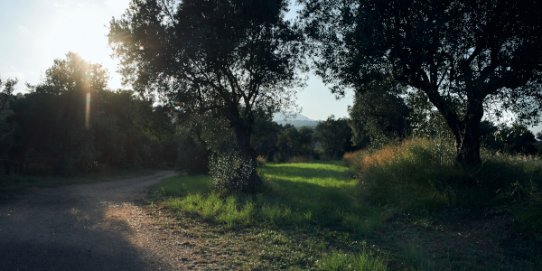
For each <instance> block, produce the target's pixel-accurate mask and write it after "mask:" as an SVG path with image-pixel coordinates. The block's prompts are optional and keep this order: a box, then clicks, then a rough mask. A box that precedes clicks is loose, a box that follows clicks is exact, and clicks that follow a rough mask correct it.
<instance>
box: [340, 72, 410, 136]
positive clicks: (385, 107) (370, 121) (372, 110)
mask: <svg viewBox="0 0 542 271" xmlns="http://www.w3.org/2000/svg"><path fill="white" fill-rule="evenodd" d="M402 92H404V91H403V88H402V87H401V86H399V85H398V84H397V83H395V82H393V81H392V80H384V81H382V82H379V83H375V84H372V85H369V86H367V87H366V88H363V89H359V90H357V91H356V95H355V96H354V104H353V105H352V107H351V108H350V109H349V116H350V119H349V120H348V123H349V125H350V127H351V128H352V133H353V138H352V141H353V143H354V144H355V145H358V146H360V147H365V146H367V145H371V146H373V147H378V146H382V145H384V144H386V143H389V142H391V141H393V140H397V139H403V138H405V137H406V136H407V135H409V133H410V124H409V115H410V111H411V110H410V108H408V107H407V105H406V104H405V101H404V100H403V98H402V97H401V96H400V94H402Z"/></svg>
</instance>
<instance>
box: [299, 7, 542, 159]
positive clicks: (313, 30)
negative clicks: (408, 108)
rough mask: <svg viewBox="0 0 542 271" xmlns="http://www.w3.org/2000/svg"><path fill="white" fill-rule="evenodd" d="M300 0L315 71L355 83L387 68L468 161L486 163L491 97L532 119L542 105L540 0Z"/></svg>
mask: <svg viewBox="0 0 542 271" xmlns="http://www.w3.org/2000/svg"><path fill="white" fill-rule="evenodd" d="M301 2H302V3H303V4H304V10H303V14H304V19H305V20H304V24H305V29H306V33H307V34H308V36H309V37H311V38H312V41H313V42H312V45H313V49H314V50H315V51H314V52H315V54H316V60H315V62H316V66H317V67H318V71H319V74H320V75H321V76H323V78H325V80H326V81H327V82H328V83H331V84H334V85H335V86H352V87H354V88H355V89H357V90H358V89H360V88H361V89H362V87H361V86H363V85H364V84H367V83H369V82H374V81H379V80H382V79H383V78H388V77H390V76H391V77H393V78H394V79H395V80H397V81H399V82H400V83H402V84H404V85H406V86H410V87H411V88H413V89H416V90H419V91H422V92H423V93H425V95H426V96H427V97H428V99H429V100H430V101H431V103H432V104H433V105H434V106H435V107H436V108H437V109H438V111H439V112H440V114H442V116H443V117H444V119H445V120H446V123H447V125H448V127H449V128H450V129H451V131H452V133H453V135H454V137H455V141H456V146H457V160H458V162H459V163H460V164H462V165H465V166H469V167H470V166H477V165H479V164H480V162H481V160H480V121H481V120H482V118H483V116H484V113H485V112H489V111H488V109H490V108H491V107H492V106H493V108H494V109H495V111H496V112H497V113H501V114H502V113H503V111H504V110H505V109H509V110H512V111H515V112H516V113H517V114H518V116H519V117H520V118H523V119H531V120H532V119H535V118H536V117H537V116H539V113H540V112H541V111H540V109H541V105H542V95H541V92H540V90H541V88H540V85H541V81H542V50H540V44H541V42H542V24H541V21H540V18H541V17H542V2H540V1H536V0H499V1H497V0H476V1H459V0H444V1H429V0H390V1H378V0H346V1H343V0H341V1H338V0H334V1H327V0H325V1H324V0H302V1H301ZM336 90H339V91H340V89H339V88H337V89H336Z"/></svg>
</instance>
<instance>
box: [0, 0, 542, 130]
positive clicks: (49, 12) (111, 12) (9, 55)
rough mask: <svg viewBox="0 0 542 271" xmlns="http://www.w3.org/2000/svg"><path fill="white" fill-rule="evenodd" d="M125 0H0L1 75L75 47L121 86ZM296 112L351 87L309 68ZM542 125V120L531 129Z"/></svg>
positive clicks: (33, 74) (331, 111)
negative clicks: (119, 32)
mask: <svg viewBox="0 0 542 271" xmlns="http://www.w3.org/2000/svg"><path fill="white" fill-rule="evenodd" d="M128 3H129V0H24V1H13V0H0V26H2V32H1V34H0V78H3V79H5V78H17V79H18V80H19V84H18V86H17V92H24V91H26V87H25V83H30V84H33V85H34V84H37V83H39V82H40V81H42V80H43V78H44V74H45V70H46V69H47V68H49V67H51V66H52V65H53V60H54V59H58V58H64V57H65V55H66V53H68V52H70V51H71V52H75V53H78V54H79V55H81V56H82V57H83V58H84V59H86V60H88V61H90V62H92V63H99V64H102V65H103V66H104V67H105V68H106V69H107V70H108V71H109V77H110V80H109V87H110V88H112V89H118V88H121V87H122V85H121V76H120V75H119V74H118V73H117V70H118V61H116V60H115V59H114V58H113V57H112V56H111V54H112V50H111V48H110V47H109V44H108V42H107V33H108V32H109V29H108V26H109V22H110V21H111V19H112V18H113V17H119V16H120V15H122V13H123V12H124V10H126V8H127V7H128ZM297 93H298V94H297V105H298V107H299V108H300V109H301V113H302V114H303V115H305V116H307V117H309V118H311V119H313V120H324V119H326V118H327V117H329V116H331V115H334V116H335V117H346V116H347V114H348V113H347V112H348V106H350V105H351V104H352V100H353V98H352V93H349V94H348V95H347V96H346V97H345V98H342V99H340V100H337V99H335V97H334V95H332V94H331V92H330V90H329V88H328V87H326V86H325V85H324V84H323V83H322V81H321V80H320V79H319V77H317V76H315V75H313V74H310V75H309V79H308V81H307V86H306V87H305V88H303V89H299V90H298V92H297ZM533 130H534V131H535V132H536V131H540V130H542V125H539V126H538V127H536V128H534V129H533Z"/></svg>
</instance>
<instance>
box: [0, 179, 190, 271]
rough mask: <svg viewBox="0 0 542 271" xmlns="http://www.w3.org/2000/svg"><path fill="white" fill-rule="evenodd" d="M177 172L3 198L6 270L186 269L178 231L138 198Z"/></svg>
mask: <svg viewBox="0 0 542 271" xmlns="http://www.w3.org/2000/svg"><path fill="white" fill-rule="evenodd" d="M172 174H173V172H169V171H163V172H157V173H155V174H153V175H148V176H143V177H137V178H130V179H123V180H117V181H111V182H104V183H93V184H85V185H72V186H65V187H60V188H54V189H41V190H37V191H34V192H32V193H29V194H26V195H25V196H23V197H22V198H19V199H17V200H15V201H11V202H8V203H3V204H2V205H0V270H173V269H184V268H183V266H182V264H181V263H180V262H179V255H178V254H179V253H181V252H182V251H180V250H178V249H176V248H175V247H172V246H175V245H176V244H175V242H178V240H175V238H168V236H169V235H171V234H172V232H171V230H169V229H168V228H167V227H164V222H163V221H157V218H155V217H154V216H152V215H150V214H149V212H148V211H147V209H146V208H144V207H141V204H138V203H141V200H142V199H143V198H144V197H145V195H146V193H147V191H148V188H149V186H151V185H153V184H156V183H158V182H159V181H160V180H161V179H162V178H163V177H166V176H169V175H172ZM169 239H172V240H169Z"/></svg>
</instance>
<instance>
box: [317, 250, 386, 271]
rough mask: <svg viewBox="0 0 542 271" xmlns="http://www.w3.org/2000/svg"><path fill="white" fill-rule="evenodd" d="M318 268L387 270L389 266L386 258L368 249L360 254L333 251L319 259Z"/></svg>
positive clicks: (353, 270) (363, 270) (325, 269)
mask: <svg viewBox="0 0 542 271" xmlns="http://www.w3.org/2000/svg"><path fill="white" fill-rule="evenodd" d="M317 270H322V271H385V270H388V266H387V264H386V261H385V260H384V259H382V258H381V257H379V256H376V255H374V254H372V253H369V252H366V251H362V252H361V253H359V254H346V253H340V252H333V253H331V254H329V255H326V256H325V257H323V258H322V259H320V260H319V261H318V263H317Z"/></svg>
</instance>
